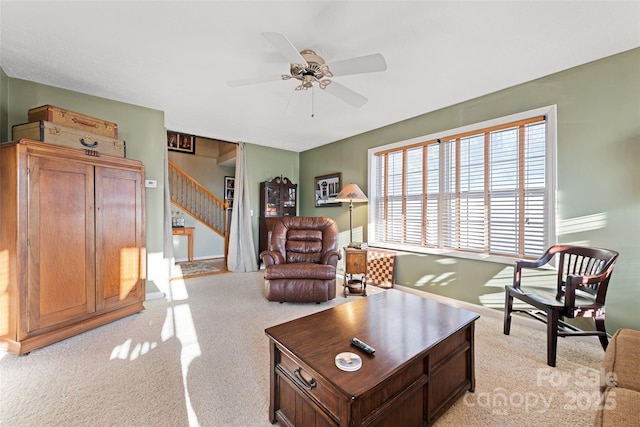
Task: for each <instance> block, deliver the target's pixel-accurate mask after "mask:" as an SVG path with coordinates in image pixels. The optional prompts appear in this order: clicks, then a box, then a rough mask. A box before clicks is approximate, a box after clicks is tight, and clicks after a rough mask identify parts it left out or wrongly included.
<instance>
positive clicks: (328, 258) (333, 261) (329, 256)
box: [322, 251, 342, 267]
mask: <svg viewBox="0 0 640 427" xmlns="http://www.w3.org/2000/svg"><path fill="white" fill-rule="evenodd" d="M341 259H342V254H340V252H339V251H327V252H326V253H325V254H324V256H323V257H322V263H323V264H328V265H333V266H334V267H336V266H337V265H338V260H341Z"/></svg>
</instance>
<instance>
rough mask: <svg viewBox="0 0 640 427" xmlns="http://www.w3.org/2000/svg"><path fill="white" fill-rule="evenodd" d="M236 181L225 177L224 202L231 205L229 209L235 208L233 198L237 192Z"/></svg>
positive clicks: (230, 177)
mask: <svg viewBox="0 0 640 427" xmlns="http://www.w3.org/2000/svg"><path fill="white" fill-rule="evenodd" d="M235 186H236V179H235V178H234V177H232V176H225V177H224V201H225V202H228V203H229V209H231V208H233V196H234V192H235Z"/></svg>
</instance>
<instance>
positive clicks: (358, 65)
mask: <svg viewBox="0 0 640 427" xmlns="http://www.w3.org/2000/svg"><path fill="white" fill-rule="evenodd" d="M328 66H329V69H330V70H331V73H332V74H333V75H334V76H346V75H349V74H360V73H373V72H375V71H384V70H386V69H387V62H386V61H385V60H384V56H382V55H381V54H379V53H375V54H373V55H366V56H359V57H357V58H352V59H345V60H343V61H336V62H333V63H331V64H328Z"/></svg>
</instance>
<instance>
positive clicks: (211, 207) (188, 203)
mask: <svg viewBox="0 0 640 427" xmlns="http://www.w3.org/2000/svg"><path fill="white" fill-rule="evenodd" d="M169 188H170V191H171V202H172V203H174V204H175V205H177V206H179V207H180V208H182V210H184V211H185V212H186V213H188V214H189V215H191V216H192V217H194V218H195V219H196V220H198V221H200V222H201V223H202V224H204V225H206V226H207V227H208V228H209V229H211V230H213V231H214V232H215V233H217V234H219V235H220V236H222V237H223V238H224V256H225V262H226V258H227V249H228V244H229V214H228V212H229V211H228V209H229V204H228V203H227V202H225V201H224V200H221V199H220V198H218V197H217V196H216V195H215V194H213V193H212V192H211V191H209V190H207V189H206V188H205V187H204V186H203V185H202V184H200V183H199V182H198V181H196V180H195V179H194V178H193V177H192V176H191V175H189V174H188V173H186V172H185V171H184V170H182V169H180V168H179V167H178V166H177V165H176V164H175V163H173V162H172V161H169Z"/></svg>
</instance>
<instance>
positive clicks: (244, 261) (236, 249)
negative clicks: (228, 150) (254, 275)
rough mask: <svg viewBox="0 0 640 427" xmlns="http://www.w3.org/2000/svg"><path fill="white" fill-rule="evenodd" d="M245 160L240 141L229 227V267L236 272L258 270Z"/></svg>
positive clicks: (243, 148) (243, 144)
mask: <svg viewBox="0 0 640 427" xmlns="http://www.w3.org/2000/svg"><path fill="white" fill-rule="evenodd" d="M245 161H246V153H245V143H244V142H239V143H238V153H237V156H236V177H235V182H234V183H235V189H234V200H233V209H232V210H231V227H230V228H229V254H228V256H227V268H228V269H229V270H231V271H234V272H236V273H244V272H248V271H258V261H257V259H256V251H255V246H254V244H253V229H252V227H251V201H250V200H249V182H248V180H247V169H246V165H245Z"/></svg>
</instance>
